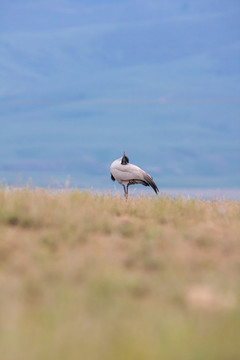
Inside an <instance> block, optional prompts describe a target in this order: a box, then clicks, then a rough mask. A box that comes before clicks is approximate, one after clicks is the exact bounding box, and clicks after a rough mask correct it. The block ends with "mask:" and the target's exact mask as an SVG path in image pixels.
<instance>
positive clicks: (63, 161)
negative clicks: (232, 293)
mask: <svg viewBox="0 0 240 360" xmlns="http://www.w3.org/2000/svg"><path fill="white" fill-rule="evenodd" d="M0 54H1V56H0V74H1V75H0V78H1V81H0V182H2V183H4V182H6V183H8V184H16V183H19V182H23V183H25V182H27V181H28V179H29V178H32V181H33V184H34V185H39V186H48V185H51V184H53V183H57V182H59V183H64V182H65V180H66V179H67V176H68V175H70V176H71V185H72V186H76V185H77V186H79V187H80V188H96V189H106V188H110V189H111V188H113V186H114V184H112V183H111V180H110V175H109V166H110V164H111V162H112V161H113V160H114V159H116V158H118V157H120V156H121V154H122V151H123V150H125V151H126V153H127V155H128V156H129V158H130V161H131V162H132V163H135V164H137V165H139V166H141V167H142V168H144V169H145V170H146V171H148V172H150V174H151V175H152V176H153V177H154V179H155V180H156V182H157V184H158V186H159V188H162V187H178V188H180V187H185V188H190V187H208V188H212V187H225V188H236V187H239V186H240V140H239V138H240V2H239V0H201V1H185V0H183V1H181V0H171V1H169V0H162V1H157V0H148V1H145V0H144V1H142V0H123V1H114V0H111V1H110V0H105V1H104V0H102V1H100V0H99V1H96V0H95V1H77V0H68V1H67V0H41V1H40V0H32V1H30V0H21V1H14V0H11V1H9V0H1V5H0Z"/></svg>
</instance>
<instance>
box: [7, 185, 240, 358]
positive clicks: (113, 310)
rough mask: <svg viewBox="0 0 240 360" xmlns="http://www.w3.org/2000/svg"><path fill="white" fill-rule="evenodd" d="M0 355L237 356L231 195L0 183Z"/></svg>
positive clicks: (238, 214) (237, 249)
mask: <svg viewBox="0 0 240 360" xmlns="http://www.w3.org/2000/svg"><path fill="white" fill-rule="evenodd" d="M0 289H1V294H0V359H3V360H26V359H31V360H35V359H36V360H43V359H44V360H46V359H49V360H55V359H56V360H65V359H66V360H75V359H84V360H95V359H96V360H97V359H103V360H128V359H129V360H130V359H131V360H133V359H137V360H138V359H139V360H145V359H147V360H151V359H156V360H160V359H163V360H175V359H176V360H195V359H196V360H201V359H204V360H206V359H207V360H212V359H214V360H215V359H216V360H227V359H232V360H234V359H236V360H238V359H240V342H239V334H240V202H237V201H236V202H228V201H214V202H211V201H203V200H184V199H182V198H177V199H176V200H174V199H172V198H168V197H159V198H154V199H149V198H135V199H130V200H129V201H128V202H126V201H125V200H124V199H122V198H120V197H118V196H112V195H94V194H91V193H88V192H79V191H77V190H76V191H62V192H61V191H59V192H56V193H54V192H51V191H48V190H42V189H34V190H28V189H21V190H11V191H9V190H8V189H7V188H6V189H4V188H3V189H2V190H0Z"/></svg>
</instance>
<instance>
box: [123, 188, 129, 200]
mask: <svg viewBox="0 0 240 360" xmlns="http://www.w3.org/2000/svg"><path fill="white" fill-rule="evenodd" d="M123 189H124V195H125V199H126V200H127V198H128V190H126V187H125V185H123ZM127 189H128V187H127Z"/></svg>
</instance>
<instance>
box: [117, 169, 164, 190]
mask: <svg viewBox="0 0 240 360" xmlns="http://www.w3.org/2000/svg"><path fill="white" fill-rule="evenodd" d="M111 171H112V174H113V176H114V177H115V179H116V180H118V179H121V180H123V181H129V185H131V184H142V185H145V186H151V187H152V188H153V190H154V191H155V193H156V194H157V193H158V191H159V189H158V187H157V185H156V184H155V182H154V181H153V178H152V177H151V176H150V175H149V174H148V173H146V172H145V171H144V170H142V169H140V168H139V167H138V166H136V165H132V164H128V165H124V166H123V165H120V166H116V167H114V169H111Z"/></svg>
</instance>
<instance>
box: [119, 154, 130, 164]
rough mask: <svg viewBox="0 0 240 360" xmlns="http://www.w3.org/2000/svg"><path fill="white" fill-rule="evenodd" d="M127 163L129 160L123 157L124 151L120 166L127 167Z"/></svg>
mask: <svg viewBox="0 0 240 360" xmlns="http://www.w3.org/2000/svg"><path fill="white" fill-rule="evenodd" d="M128 163H129V158H128V157H127V156H126V155H125V151H124V153H123V157H122V161H121V164H122V165H127V164H128Z"/></svg>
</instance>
